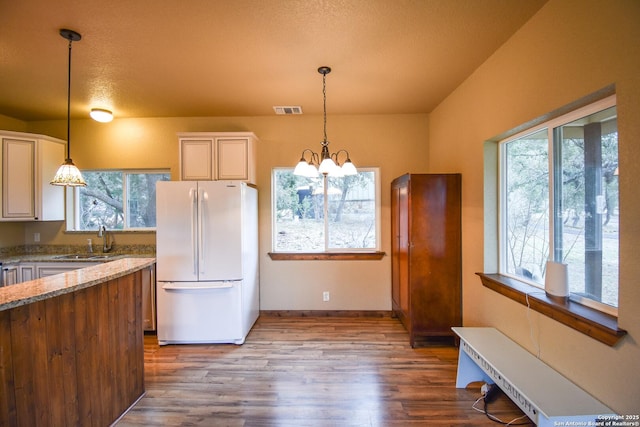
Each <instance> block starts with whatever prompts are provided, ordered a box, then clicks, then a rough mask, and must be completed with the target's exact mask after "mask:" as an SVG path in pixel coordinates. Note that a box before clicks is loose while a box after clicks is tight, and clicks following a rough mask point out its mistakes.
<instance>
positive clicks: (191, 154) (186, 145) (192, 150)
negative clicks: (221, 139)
mask: <svg viewBox="0 0 640 427" xmlns="http://www.w3.org/2000/svg"><path fill="white" fill-rule="evenodd" d="M213 144H214V141H213V138H211V139H183V140H180V162H181V164H180V171H181V176H180V179H181V180H183V181H210V180H212V179H213V177H214V170H213V165H214V164H215V163H214V158H213V156H214V153H215V150H213Z"/></svg>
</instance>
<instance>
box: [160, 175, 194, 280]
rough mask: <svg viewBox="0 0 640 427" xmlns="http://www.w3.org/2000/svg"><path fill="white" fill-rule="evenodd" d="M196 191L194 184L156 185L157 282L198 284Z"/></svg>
mask: <svg viewBox="0 0 640 427" xmlns="http://www.w3.org/2000/svg"><path fill="white" fill-rule="evenodd" d="M197 188H198V187H197V182H194V181H161V182H158V183H157V184H156V258H157V267H156V275H157V277H158V280H161V281H165V280H166V281H174V280H184V281H196V280H198V251H197V245H196V240H197V207H198V206H197Z"/></svg>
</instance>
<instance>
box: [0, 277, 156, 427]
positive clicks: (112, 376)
mask: <svg viewBox="0 0 640 427" xmlns="http://www.w3.org/2000/svg"><path fill="white" fill-rule="evenodd" d="M141 280H142V272H141V271H137V272H134V273H132V274H129V275H126V276H123V277H120V278H118V279H114V280H110V281H107V282H104V283H101V284H98V285H96V286H92V287H89V288H86V289H82V290H80V291H77V292H73V293H69V294H65V295H61V296H57V297H54V298H50V299H46V300H43V301H38V302H34V303H30V304H26V305H23V306H20V307H16V308H13V309H10V310H5V311H0V425H2V426H35V425H52V426H53V425H61V426H62V425H65V426H70V425H103V426H106V425H110V424H112V423H113V422H114V421H115V420H117V419H118V418H119V417H120V416H121V414H122V413H124V412H125V411H126V410H127V409H128V408H129V407H130V406H131V405H133V404H134V403H135V402H136V401H137V400H138V399H139V398H140V397H141V396H142V395H143V394H144V347H143V339H144V337H143V328H142V286H141Z"/></svg>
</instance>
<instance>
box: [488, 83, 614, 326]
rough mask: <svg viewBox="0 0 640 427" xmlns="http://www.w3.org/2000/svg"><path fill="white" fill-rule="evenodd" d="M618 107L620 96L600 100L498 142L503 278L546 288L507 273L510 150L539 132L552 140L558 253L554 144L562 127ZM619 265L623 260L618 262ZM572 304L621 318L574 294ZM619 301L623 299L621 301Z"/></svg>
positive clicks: (551, 203)
mask: <svg viewBox="0 0 640 427" xmlns="http://www.w3.org/2000/svg"><path fill="white" fill-rule="evenodd" d="M611 107H617V99H616V95H615V94H613V95H610V96H607V97H606V98H603V99H600V100H598V101H595V102H592V103H590V104H588V105H585V106H583V107H580V108H577V109H575V110H572V111H569V112H567V113H565V114H563V115H561V116H558V117H555V118H553V119H550V120H547V121H545V122H543V123H539V124H537V125H535V126H532V127H529V128H527V129H525V130H523V131H520V132H518V133H516V134H513V135H510V136H509V137H507V138H504V139H502V140H500V141H498V156H499V159H498V186H499V190H498V273H499V274H500V275H501V276H504V277H508V278H511V279H514V280H517V281H520V282H524V283H526V284H528V285H530V286H533V287H534V288H536V289H540V290H542V291H544V285H541V284H540V283H537V282H535V281H533V280H528V279H527V278H525V277H522V276H517V275H515V274H511V273H509V272H507V260H506V257H507V251H506V246H507V245H506V238H507V221H506V216H507V202H506V198H507V191H506V190H507V189H506V185H507V180H506V171H507V168H506V146H507V144H508V143H509V142H512V141H515V140H518V139H521V138H523V137H526V136H527V135H531V134H535V133H537V132H540V131H543V130H546V132H547V136H548V144H549V145H548V148H549V151H548V161H549V164H548V173H549V212H548V213H549V253H550V254H551V253H553V251H554V244H555V239H554V234H553V233H554V230H555V225H554V215H553V213H554V210H555V209H554V203H555V193H554V191H555V188H556V187H555V182H554V167H555V165H554V155H555V152H554V141H555V138H556V132H555V130H556V129H557V128H560V127H561V126H564V125H567V124H569V123H571V122H574V121H576V120H578V119H581V118H584V117H586V116H589V115H591V114H594V113H597V112H599V111H603V110H606V109H607V108H611ZM618 262H619V259H618ZM619 291H620V283H618V295H619ZM569 300H570V301H572V302H576V303H578V304H581V305H584V306H586V307H590V308H593V309H595V310H597V311H600V312H603V313H605V314H608V315H611V316H614V317H617V315H618V307H614V306H611V305H608V304H605V303H601V302H599V301H596V300H593V299H590V298H587V297H584V296H581V295H577V294H574V293H570V295H569ZM618 300H619V297H618Z"/></svg>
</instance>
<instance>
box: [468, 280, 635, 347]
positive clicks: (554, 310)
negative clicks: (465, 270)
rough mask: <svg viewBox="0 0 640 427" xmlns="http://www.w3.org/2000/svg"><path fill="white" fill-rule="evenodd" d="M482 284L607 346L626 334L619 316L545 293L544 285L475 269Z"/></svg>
mask: <svg viewBox="0 0 640 427" xmlns="http://www.w3.org/2000/svg"><path fill="white" fill-rule="evenodd" d="M476 274H477V275H478V276H480V280H481V281H482V284H483V285H484V286H485V287H487V288H489V289H492V290H494V291H496V292H498V293H499V294H501V295H504V296H505V297H507V298H511V299H512V300H514V301H517V302H519V303H520V304H523V305H528V306H529V307H530V308H531V309H532V310H535V311H537V312H539V313H542V314H544V315H545V316H548V317H550V318H552V319H554V320H556V321H558V322H560V323H562V324H564V325H566V326H569V327H570V328H573V329H575V330H577V331H579V332H582V333H583V334H585V335H588V336H590V337H591V338H594V339H596V340H598V341H600V342H602V343H605V344H607V345H609V346H614V345H615V344H616V343H617V342H618V341H619V340H620V338H622V337H623V336H624V335H626V334H627V331H625V330H624V329H620V328H618V319H616V318H615V317H613V316H611V315H609V314H606V313H603V312H601V311H598V310H595V309H593V308H591V307H586V306H584V305H581V304H578V303H576V302H573V301H569V300H564V299H562V300H561V299H556V298H554V297H550V296H548V295H547V294H546V293H545V292H544V290H543V289H540V288H536V287H535V286H531V285H528V284H526V283H524V282H520V281H518V280H515V279H512V278H510V277H506V276H503V275H500V274H484V273H476Z"/></svg>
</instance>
